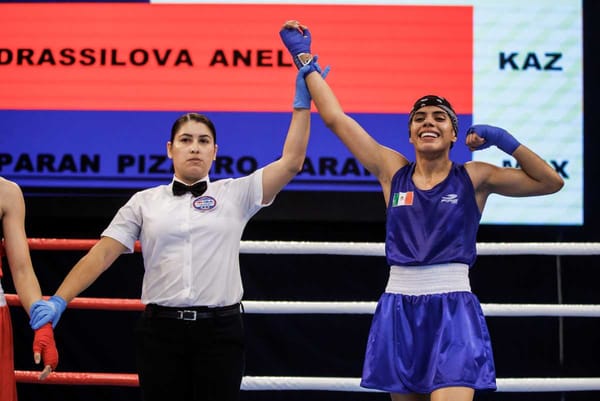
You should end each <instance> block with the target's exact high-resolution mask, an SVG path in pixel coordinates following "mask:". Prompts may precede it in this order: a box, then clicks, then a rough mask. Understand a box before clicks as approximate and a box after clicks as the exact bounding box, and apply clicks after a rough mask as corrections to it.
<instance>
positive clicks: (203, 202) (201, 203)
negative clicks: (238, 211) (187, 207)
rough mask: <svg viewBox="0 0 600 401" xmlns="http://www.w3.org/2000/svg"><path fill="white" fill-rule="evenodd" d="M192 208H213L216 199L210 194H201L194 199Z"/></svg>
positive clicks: (205, 209)
mask: <svg viewBox="0 0 600 401" xmlns="http://www.w3.org/2000/svg"><path fill="white" fill-rule="evenodd" d="M193 205H194V209H196V210H198V211H200V212H208V211H209V210H211V209H214V208H215V206H217V200H216V199H215V198H213V197H212V196H201V197H199V198H196V199H194V203H193Z"/></svg>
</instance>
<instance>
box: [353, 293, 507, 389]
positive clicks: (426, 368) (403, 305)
mask: <svg viewBox="0 0 600 401" xmlns="http://www.w3.org/2000/svg"><path fill="white" fill-rule="evenodd" d="M388 287H389V286H388ZM361 386H362V387H365V388H371V389H377V390H382V391H386V392H390V393H404V394H408V393H420V394H430V393H431V392H432V391H434V390H437V389H440V388H444V387H457V386H458V387H469V388H473V389H475V390H496V371H495V367H494V360H493V354H492V346H491V342H490V336H489V333H488V330H487V325H486V323H485V317H484V315H483V311H482V309H481V305H480V303H479V300H478V299H477V297H476V296H475V295H474V294H473V293H471V292H470V291H453V292H445V293H434V294H424V295H405V294H398V293H391V292H387V289H386V292H385V293H384V294H383V295H382V296H381V297H380V299H379V302H378V304H377V308H376V310H375V314H374V316H373V322H372V324H371V329H370V332H369V337H368V341H367V351H366V355H365V361H364V366H363V374H362V381H361Z"/></svg>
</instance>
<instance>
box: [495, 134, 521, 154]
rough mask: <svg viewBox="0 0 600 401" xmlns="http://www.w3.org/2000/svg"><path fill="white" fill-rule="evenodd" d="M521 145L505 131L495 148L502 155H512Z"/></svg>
mask: <svg viewBox="0 0 600 401" xmlns="http://www.w3.org/2000/svg"><path fill="white" fill-rule="evenodd" d="M519 145H521V143H520V142H519V141H517V139H516V138H515V137H514V136H512V135H511V134H509V133H508V132H506V131H505V133H504V135H503V136H502V137H501V138H500V140H499V141H498V143H497V144H496V146H497V147H498V148H499V149H500V150H502V151H503V152H504V153H507V154H509V155H512V154H513V153H514V152H515V150H517V148H518V147H519Z"/></svg>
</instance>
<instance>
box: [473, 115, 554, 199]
mask: <svg viewBox="0 0 600 401" xmlns="http://www.w3.org/2000/svg"><path fill="white" fill-rule="evenodd" d="M466 144H467V146H468V147H469V148H470V149H471V150H472V151H474V150H481V149H485V148H487V147H489V146H492V145H494V146H497V147H498V148H499V149H501V150H502V151H504V152H506V153H507V154H510V155H512V156H513V157H514V158H515V159H516V160H517V163H518V164H519V166H520V168H502V167H497V166H492V165H489V164H487V163H475V164H474V165H475V166H477V168H476V169H471V171H470V173H471V172H474V174H472V176H474V177H476V180H477V181H475V180H474V182H475V184H476V187H480V188H482V190H483V192H484V193H486V194H489V193H497V194H500V195H505V196H515V197H520V196H535V195H547V194H551V193H554V192H557V191H559V190H560V189H561V188H562V187H563V185H564V181H563V179H562V178H561V177H560V176H559V175H558V173H557V172H556V171H555V170H554V169H553V168H552V167H551V166H550V165H549V164H548V163H546V162H545V161H544V160H543V159H542V158H541V157H540V156H539V155H538V154H536V153H535V152H533V151H532V150H531V149H529V148H528V147H527V146H525V145H523V144H521V143H520V142H519V141H518V140H517V139H516V138H514V137H513V136H512V135H511V134H510V133H508V131H506V130H504V129H503V128H499V127H494V126H491V125H474V126H472V127H471V128H470V129H469V130H468V131H467V138H466ZM486 196H487V195H486Z"/></svg>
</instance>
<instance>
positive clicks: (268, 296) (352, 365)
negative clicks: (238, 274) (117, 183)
mask: <svg viewBox="0 0 600 401" xmlns="http://www.w3.org/2000/svg"><path fill="white" fill-rule="evenodd" d="M599 4H600V2H597V1H594V0H585V1H583V5H584V87H585V93H584V116H585V117H584V146H585V149H584V171H585V194H584V205H585V215H584V220H585V223H584V225H583V226H573V227H559V226H493V225H484V226H481V227H480V230H479V235H478V242H530V241H542V242H555V241H563V242H570V241H576V242H597V241H600V233H599V231H598V227H599V226H598V223H599V222H600V219H599V216H598V208H597V206H596V204H597V198H598V190H597V185H596V182H597V176H598V172H599V171H598V169H599V163H598V162H597V160H596V159H595V157H596V154H595V153H596V151H597V149H598V144H599V141H598V135H599V133H598V128H597V127H599V126H600V118H599V117H598V115H599V113H598V112H597V111H596V105H597V104H598V101H597V96H598V94H599V93H600V92H599V91H598V88H599V86H598V73H599V72H600V63H599V62H598V51H599V50H598V49H599V48H598V43H599V42H598V28H597V20H596V19H597V18H598V17H600V6H599ZM531 112H532V113H534V112H535V105H533V106H532V110H531ZM315 118H318V117H316V116H315ZM26 190H27V189H26ZM26 193H27V191H26ZM131 193H132V192H128V191H122V192H120V193H116V192H113V193H97V192H95V193H88V194H85V193H81V192H78V193H75V192H73V193H68V194H66V195H58V194H55V195H45V196H28V197H27V199H26V202H27V208H28V215H27V221H26V225H27V233H28V236H29V237H31V238H91V239H96V238H98V235H99V233H100V232H101V231H102V230H103V229H104V228H105V227H106V225H107V224H108V223H109V222H110V220H111V219H112V217H113V215H114V213H115V212H116V211H117V209H118V208H119V207H120V206H121V205H122V204H123V203H124V202H125V201H126V200H127V199H128V197H129V195H130V194H131ZM243 239H244V240H266V241H270V240H277V241H288V240H298V241H336V242H337V241H354V242H383V241H384V204H383V199H382V196H381V195H380V194H379V193H376V194H371V193H352V194H344V193H328V192H320V193H306V192H288V191H284V192H282V193H281V194H280V195H279V196H278V199H277V200H276V201H275V203H274V204H273V205H272V206H271V207H269V208H266V209H264V210H262V211H261V212H259V214H257V215H256V216H255V217H254V219H253V220H251V221H250V223H249V224H248V226H247V228H246V231H245V234H244V237H243ZM83 254H84V253H83V252H77V251H72V252H49V251H48V252H47V251H33V252H32V257H33V261H34V266H35V268H36V273H37V274H38V278H39V280H40V283H41V286H42V290H43V292H44V294H45V295H50V294H52V293H53V292H54V291H55V290H56V289H57V287H58V285H59V284H60V281H61V280H62V279H63V278H64V276H65V275H66V274H67V272H68V271H69V269H70V268H71V267H72V266H73V265H74V264H75V263H76V262H77V260H79V258H80V257H81V256H83ZM240 259H241V265H242V275H243V280H244V286H245V296H244V299H245V300H298V301H375V300H376V299H377V297H378V296H379V295H380V293H381V292H382V291H383V288H384V286H385V283H386V280H387V273H388V267H387V265H386V263H385V260H384V258H383V257H361V256H329V255H250V254H242V255H241V256H240ZM597 261H598V257H594V256H560V257H559V256H552V255H549V256H480V257H479V258H478V261H477V263H476V265H475V268H474V269H473V270H472V272H471V284H472V288H473V291H474V292H475V293H476V294H477V295H478V296H479V298H480V301H481V302H482V303H558V302H563V303H566V304H579V303H582V304H598V303H600V295H599V294H600V291H599V290H598V283H600V269H599V267H598V262H597ZM4 271H5V277H4V279H3V287H4V289H5V292H6V293H14V287H13V285H12V281H11V277H10V271H9V270H8V269H4ZM142 273H143V268H142V262H141V256H140V255H139V254H134V255H124V256H122V257H120V258H119V259H118V260H117V262H116V263H115V264H114V265H113V266H112V267H111V268H110V269H109V270H108V271H107V272H105V273H104V274H103V275H102V276H101V277H100V278H99V279H98V280H97V281H96V282H95V283H94V284H93V285H92V286H91V287H90V288H89V289H87V290H86V291H84V292H83V293H82V294H81V296H83V297H110V298H138V297H139V295H140V289H141V279H142ZM11 313H12V317H13V330H14V333H15V367H16V369H17V370H37V369H38V367H36V366H35V365H34V364H33V362H32V358H31V341H32V333H31V330H30V328H29V325H28V323H27V316H26V314H25V312H24V311H23V310H22V309H21V308H14V307H13V308H11ZM137 317H138V313H137V312H108V311H95V310H77V309H68V310H67V311H66V312H65V314H64V315H63V318H62V319H61V321H60V324H59V326H58V327H57V329H56V331H55V336H56V341H57V343H58V347H59V351H60V365H59V369H60V370H61V371H64V372H107V373H133V372H135V362H134V355H133V354H134V352H133V340H132V332H133V330H132V328H133V325H134V324H135V321H136V319H137ZM370 320H371V316H370V315H253V314H247V315H246V316H245V327H246V334H247V337H248V349H247V369H246V375H248V376H326V377H359V376H360V374H361V368H362V358H363V352H364V348H365V341H366V336H367V332H368V328H369V325H370ZM487 322H488V326H489V329H490V334H491V337H492V344H493V347H494V353H495V361H496V369H497V375H498V377H499V378H508V377H600V362H599V361H600V347H598V339H600V319H597V318H571V317H568V318H556V317H546V318H521V317H516V318H511V317H488V318H487ZM561 344H564V346H562V349H561ZM168 368H169V367H168V366H166V367H165V369H168ZM18 392H19V399H20V401H28V400H41V399H44V400H48V401H52V400H60V401H69V400H82V401H83V400H85V401H95V400H114V401H118V400H138V399H139V390H138V389H137V388H130V387H106V386H75V385H69V386H66V385H41V384H19V385H18ZM599 397H600V393H599V392H567V393H489V394H479V395H478V396H477V397H476V399H477V400H515V401H517V400H528V401H535V400H544V401H559V400H561V401H562V400H569V401H577V400H596V399H598V398H599ZM307 399H310V400H313V401H320V400H328V401H333V400H342V399H343V400H346V401H352V400H388V399H389V397H388V396H387V395H386V394H383V393H346V392H317V391H268V392H266V391H265V392H263V391H244V392H242V401H254V400H261V401H269V400H291V401H293V400H307Z"/></svg>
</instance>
